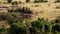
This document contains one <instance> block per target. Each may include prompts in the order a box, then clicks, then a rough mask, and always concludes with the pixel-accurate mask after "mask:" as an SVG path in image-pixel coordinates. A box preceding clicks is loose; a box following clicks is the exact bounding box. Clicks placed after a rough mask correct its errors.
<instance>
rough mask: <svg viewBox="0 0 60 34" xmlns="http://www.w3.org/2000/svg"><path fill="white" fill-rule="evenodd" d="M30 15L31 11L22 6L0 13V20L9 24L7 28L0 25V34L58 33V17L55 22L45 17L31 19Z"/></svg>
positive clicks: (59, 26) (59, 19)
mask: <svg viewBox="0 0 60 34" xmlns="http://www.w3.org/2000/svg"><path fill="white" fill-rule="evenodd" d="M30 14H31V15H30ZM32 15H33V11H31V10H30V9H29V8H24V7H23V8H17V9H15V10H14V9H10V10H8V12H7V13H4V12H2V13H0V21H2V20H4V21H6V22H7V23H8V24H9V25H10V27H9V28H5V27H3V26H2V28H0V34H60V24H59V23H60V17H57V18H56V20H55V22H50V21H49V20H48V19H45V18H38V19H37V20H34V21H31V20H32V18H31V17H32ZM24 21H25V22H24Z"/></svg>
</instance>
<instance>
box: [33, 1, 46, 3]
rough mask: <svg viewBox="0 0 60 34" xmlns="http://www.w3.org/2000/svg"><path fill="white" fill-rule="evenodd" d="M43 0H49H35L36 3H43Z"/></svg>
mask: <svg viewBox="0 0 60 34" xmlns="http://www.w3.org/2000/svg"><path fill="white" fill-rule="evenodd" d="M43 2H47V0H35V1H34V3H43Z"/></svg>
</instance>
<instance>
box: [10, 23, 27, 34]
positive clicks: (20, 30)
mask: <svg viewBox="0 0 60 34" xmlns="http://www.w3.org/2000/svg"><path fill="white" fill-rule="evenodd" d="M10 33H11V34H26V29H25V28H24V26H23V25H20V24H16V23H15V24H12V25H11V27H10Z"/></svg>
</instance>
